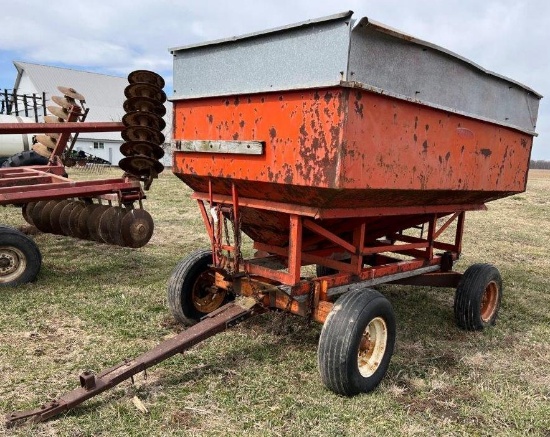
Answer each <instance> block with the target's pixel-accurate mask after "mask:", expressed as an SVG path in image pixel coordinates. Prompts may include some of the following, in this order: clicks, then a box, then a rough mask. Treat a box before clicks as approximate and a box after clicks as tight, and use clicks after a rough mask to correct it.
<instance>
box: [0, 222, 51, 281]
mask: <svg viewBox="0 0 550 437" xmlns="http://www.w3.org/2000/svg"><path fill="white" fill-rule="evenodd" d="M41 265H42V255H41V254H40V250H39V249H38V246H37V245H36V243H35V242H34V241H33V240H32V239H31V238H29V237H28V236H26V235H25V234H23V233H22V232H20V231H18V230H17V229H13V228H10V227H8V226H0V287H10V286H17V285H20V284H25V283H27V282H33V281H34V280H35V279H36V277H37V276H38V273H39V272H40V267H41Z"/></svg>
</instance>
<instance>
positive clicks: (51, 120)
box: [44, 115, 65, 123]
mask: <svg viewBox="0 0 550 437" xmlns="http://www.w3.org/2000/svg"><path fill="white" fill-rule="evenodd" d="M64 121H65V120H63V119H62V118H59V117H56V116H55V115H45V116H44V123H63V122H64Z"/></svg>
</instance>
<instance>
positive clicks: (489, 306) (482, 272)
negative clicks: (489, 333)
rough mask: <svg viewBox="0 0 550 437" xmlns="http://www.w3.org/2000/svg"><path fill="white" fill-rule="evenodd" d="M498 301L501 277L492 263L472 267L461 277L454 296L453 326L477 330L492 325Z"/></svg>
mask: <svg viewBox="0 0 550 437" xmlns="http://www.w3.org/2000/svg"><path fill="white" fill-rule="evenodd" d="M501 301H502V278H501V276H500V272H499V271H498V269H497V268H496V267H495V266H493V265H492V264H473V265H471V266H470V267H468V269H466V271H465V272H464V274H463V275H462V278H461V279H460V282H459V283H458V287H457V289H456V293H455V301H454V314H455V320H456V324H457V325H458V326H459V327H460V328H462V329H465V330H468V331H481V330H483V329H484V328H486V327H488V326H492V325H494V324H495V322H496V319H497V316H498V310H499V309H500V303H501Z"/></svg>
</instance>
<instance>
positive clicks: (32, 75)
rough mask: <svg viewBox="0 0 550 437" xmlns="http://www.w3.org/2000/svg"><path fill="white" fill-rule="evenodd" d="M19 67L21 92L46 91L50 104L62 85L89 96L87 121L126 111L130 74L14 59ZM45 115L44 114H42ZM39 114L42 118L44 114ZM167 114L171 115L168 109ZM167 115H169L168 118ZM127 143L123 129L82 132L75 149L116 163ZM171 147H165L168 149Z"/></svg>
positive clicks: (117, 117) (167, 160)
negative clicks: (124, 141) (93, 70)
mask: <svg viewBox="0 0 550 437" xmlns="http://www.w3.org/2000/svg"><path fill="white" fill-rule="evenodd" d="M14 65H15V68H16V69H17V79H16V80H15V85H14V89H16V90H17V93H18V94H29V95H32V94H33V93H37V94H41V93H42V92H45V93H46V106H48V105H55V103H54V102H52V101H51V97H52V96H54V95H61V93H60V92H59V90H58V89H57V87H58V86H64V87H68V88H74V89H75V90H76V91H78V92H79V93H80V94H82V95H83V96H84V97H85V98H86V107H87V108H89V112H88V115H87V117H86V121H95V122H103V121H121V120H122V116H123V115H124V109H123V103H124V100H125V99H126V98H125V96H124V88H126V86H127V85H128V81H127V79H126V77H117V76H109V75H106V74H99V73H92V72H88V71H79V70H74V69H69V68H60V67H52V66H47V65H39V64H32V63H28V62H20V61H14ZM42 115H43V113H42V114H40V117H41V116H42ZM40 117H39V120H41V118H40ZM166 117H171V113H170V111H169V110H168V111H167V115H166ZM166 117H165V118H166ZM166 121H167V123H166V126H167V128H166V129H165V132H164V134H165V135H166V137H167V138H166V141H167V142H168V141H169V137H170V136H171V135H169V133H168V132H167V131H170V130H171V122H170V121H168V120H166ZM122 143H123V140H122V137H121V135H120V132H98V133H81V134H79V136H78V140H77V142H76V144H75V147H74V150H76V151H79V150H83V151H84V152H86V153H89V154H92V155H94V156H97V157H99V158H102V159H105V160H107V161H109V162H110V163H111V164H113V165H118V162H119V161H120V160H121V159H122V158H123V157H124V156H123V155H122V154H121V153H120V150H119V147H120V145H121V144H122ZM166 149H167V148H165V150H166ZM163 163H164V165H171V162H170V158H169V157H168V156H165V158H164V160H163Z"/></svg>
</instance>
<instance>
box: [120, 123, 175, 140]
mask: <svg viewBox="0 0 550 437" xmlns="http://www.w3.org/2000/svg"><path fill="white" fill-rule="evenodd" d="M121 134H122V138H123V139H124V141H150V142H151V143H155V144H162V143H164V139H165V138H164V135H163V134H162V132H160V131H158V130H156V129H151V128H150V127H147V126H129V127H127V128H126V129H124V130H123V131H122V133H121Z"/></svg>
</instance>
